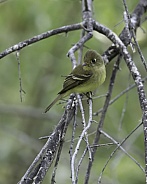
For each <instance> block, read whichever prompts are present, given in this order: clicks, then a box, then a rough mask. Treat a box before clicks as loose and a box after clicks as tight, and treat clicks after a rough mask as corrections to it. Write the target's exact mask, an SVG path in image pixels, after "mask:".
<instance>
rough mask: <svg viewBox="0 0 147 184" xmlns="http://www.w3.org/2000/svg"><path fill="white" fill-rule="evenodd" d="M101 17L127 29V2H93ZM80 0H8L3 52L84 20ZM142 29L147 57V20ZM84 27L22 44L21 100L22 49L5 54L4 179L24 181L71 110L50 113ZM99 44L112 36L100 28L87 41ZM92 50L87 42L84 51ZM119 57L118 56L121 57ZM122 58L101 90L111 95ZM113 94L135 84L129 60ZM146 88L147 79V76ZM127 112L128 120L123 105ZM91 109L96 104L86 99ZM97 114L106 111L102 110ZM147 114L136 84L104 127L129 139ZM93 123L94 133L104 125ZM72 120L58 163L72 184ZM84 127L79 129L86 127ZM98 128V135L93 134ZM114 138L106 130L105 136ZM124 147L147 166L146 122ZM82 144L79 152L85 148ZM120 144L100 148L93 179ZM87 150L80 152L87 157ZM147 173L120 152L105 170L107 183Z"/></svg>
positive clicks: (1, 82) (0, 177) (0, 29)
mask: <svg viewBox="0 0 147 184" xmlns="http://www.w3.org/2000/svg"><path fill="white" fill-rule="evenodd" d="M137 2H138V0H134V1H132V0H127V3H128V8H129V11H130V12H132V11H133V9H134V7H135V6H136V4H137ZM93 4H94V15H93V16H94V18H95V19H96V20H97V21H99V22H100V23H101V24H104V25H106V26H107V27H109V28H110V29H112V30H113V31H114V32H115V33H116V34H119V33H120V32H121V30H122V29H123V26H124V23H123V22H122V20H123V17H122V15H123V11H124V7H123V5H122V1H118V0H113V1H110V0H105V1H97V0H95V1H94V2H93ZM81 15H82V13H81V1H80V0H62V1H61V0H44V1H41V0H35V1H30V0H7V1H6V2H4V3H0V52H2V51H3V50H5V49H6V48H9V47H10V46H12V45H14V44H16V43H18V42H20V41H23V40H25V39H28V38H31V37H33V36H35V35H38V34H41V33H43V32H46V31H48V30H51V29H55V28H58V27H60V26H64V25H67V24H73V23H77V22H81V19H82V18H81V17H82V16H81ZM142 28H143V29H144V31H145V33H144V32H143V30H142V29H141V28H139V29H138V32H137V40H138V41H139V44H140V47H141V50H142V52H143V54H144V56H145V58H146V57H147V52H146V47H147V35H146V30H147V24H146V22H144V23H143V24H142ZM80 35H81V31H75V32H69V33H68V34H60V35H56V36H53V37H50V38H48V39H45V40H43V41H40V42H37V43H35V44H33V45H31V46H28V47H26V48H24V49H23V50H21V51H20V62H21V76H22V85H23V89H24V90H25V92H26V94H25V95H23V102H22V103H21V102H20V94H19V79H18V65H17V60H16V55H15V53H13V54H10V55H8V56H6V57H5V58H3V59H1V60H0V148H1V149H0V183H3V184H4V183H5V184H7V183H9V184H12V183H17V182H18V181H19V180H20V178H21V177H22V176H23V174H24V173H25V171H26V170H27V168H28V166H29V165H30V164H31V162H32V161H33V159H34V158H35V156H36V154H37V153H38V152H39V150H40V149H41V147H42V146H43V144H44V143H45V140H38V138H39V137H41V136H45V135H49V134H50V133H51V132H52V131H53V129H54V127H55V126H56V124H57V123H58V121H59V119H60V117H61V115H62V113H63V111H64V109H63V108H62V106H63V105H58V104H57V105H55V106H54V107H53V108H52V109H51V110H50V112H48V113H47V114H46V115H44V114H42V112H43V110H44V108H45V107H46V106H47V105H48V104H49V103H50V102H51V101H52V100H53V98H55V97H56V94H57V93H58V91H59V90H60V89H61V87H62V82H63V77H61V76H62V75H67V74H68V73H69V72H70V71H71V70H72V64H71V62H70V60H69V58H67V57H66V54H67V52H68V50H69V49H70V48H71V46H72V45H73V44H74V43H76V42H77V41H78V40H79V38H80ZM85 45H86V46H87V47H89V48H91V49H95V50H98V52H99V53H101V54H102V53H103V52H104V51H105V50H106V49H107V48H108V47H109V46H110V45H111V42H110V41H109V40H108V39H107V38H105V37H104V36H102V35H100V34H98V33H94V37H93V38H92V39H91V40H90V41H88V42H87V43H86V44H85ZM129 50H130V53H131V55H132V57H133V59H134V61H135V63H136V65H137V67H138V68H139V71H140V72H141V75H142V77H145V76H146V71H145V69H144V67H143V65H142V63H141V61H140V58H139V56H138V54H137V53H132V51H131V49H129ZM85 51H86V49H84V52H85ZM114 61H115V59H114ZM114 61H112V62H111V63H110V64H108V65H107V79H106V82H105V83H104V85H103V86H101V87H100V88H99V90H98V93H97V95H102V94H106V93H107V90H108V85H109V80H110V76H111V72H112V68H113V64H114ZM120 68H121V70H120V71H118V74H117V78H116V82H115V85H114V90H113V94H112V98H113V97H115V96H116V95H117V94H119V93H120V92H121V91H122V90H124V89H125V88H127V87H128V86H129V85H130V84H132V83H133V80H132V77H130V75H129V71H128V68H127V67H126V65H125V62H124V61H122V62H121V65H120ZM145 90H146V91H147V85H146V83H145ZM104 100H105V98H104V97H103V98H98V99H95V100H94V101H93V110H94V112H95V111H98V110H99V109H100V108H101V107H102V106H103V103H104ZM124 106H126V107H125V110H126V112H125V114H124V116H123V118H122V120H121V117H122V116H121V115H122V111H123V107H124ZM84 108H85V111H88V105H87V103H86V102H85V103H84ZM78 116H79V122H78V130H77V137H78V136H79V134H80V133H81V131H82V125H81V119H80V118H81V116H80V113H79V115H78ZM94 119H95V120H96V121H98V120H99V116H98V117H94ZM140 120H141V110H140V105H139V100H138V94H137V90H136V88H134V89H133V90H131V91H130V92H129V93H128V94H127V95H123V96H122V97H121V98H120V99H119V100H118V101H117V102H115V103H114V104H113V105H111V106H110V107H109V109H108V112H107V116H106V119H105V122H104V130H105V131H106V132H107V133H108V134H110V135H111V136H112V137H113V138H115V139H116V140H117V141H121V140H122V139H123V138H124V137H126V136H127V135H128V133H129V132H130V131H131V130H132V129H133V128H135V127H136V126H137V125H138V124H139V122H140ZM96 126H97V125H95V124H93V125H92V127H91V129H90V130H89V133H92V132H93V131H94V130H95V129H96ZM71 130H72V123H71V124H70V127H69V130H68V132H67V136H66V140H65V141H66V143H65V144H64V149H63V153H62V156H61V160H60V166H59V168H58V170H57V178H56V182H57V183H60V184H62V183H71V182H70V169H69V154H68V151H69V146H70V142H69V140H70V139H71ZM78 131H79V132H78ZM93 138H94V135H91V137H90V141H91V143H92V140H93ZM107 142H110V140H108V139H106V138H105V137H104V136H102V137H101V143H107ZM124 147H125V148H126V150H128V152H129V153H130V154H131V155H132V156H134V158H135V159H137V161H138V162H139V163H140V164H141V165H143V167H144V143H143V128H142V127H140V128H139V129H138V130H137V131H136V132H135V133H134V134H133V135H132V136H131V137H130V138H129V139H128V140H127V142H126V143H125V145H124ZM84 148H85V144H84V143H83V148H81V150H80V152H79V153H82V150H84ZM114 148H115V146H111V147H110V146H109V147H101V148H100V149H98V151H97V154H96V158H95V163H94V165H93V169H92V173H91V178H90V179H91V180H90V183H97V177H98V176H99V174H100V172H101V169H102V168H103V167H104V164H105V162H106V160H107V159H108V157H109V155H110V154H111V152H112V151H113V149H114ZM80 156H81V155H78V158H80ZM86 164H87V163H86V161H84V162H83V164H82V166H81V169H80V180H79V183H83V179H84V176H85V168H86ZM51 174H52V170H50V171H49V172H48V174H47V176H46V180H45V181H44V183H50V182H49V181H50V180H49V179H50V176H51ZM144 180H145V177H144V173H143V172H142V171H141V170H140V168H139V167H138V166H137V165H136V164H135V163H134V162H133V161H132V160H130V159H129V158H128V157H127V156H126V155H125V154H124V153H122V152H121V151H118V152H117V153H116V154H115V156H114V157H113V158H112V160H111V161H110V163H109V165H108V167H107V169H106V170H105V172H104V176H103V179H102V183H105V184H106V183H107V184H111V183H113V184H120V183H123V184H128V183H133V184H138V183H139V184H141V183H144Z"/></svg>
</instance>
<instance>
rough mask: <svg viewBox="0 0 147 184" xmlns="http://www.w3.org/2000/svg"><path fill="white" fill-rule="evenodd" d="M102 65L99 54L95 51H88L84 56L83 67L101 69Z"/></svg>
mask: <svg viewBox="0 0 147 184" xmlns="http://www.w3.org/2000/svg"><path fill="white" fill-rule="evenodd" d="M103 64H104V61H103V59H102V57H101V55H100V54H98V53H97V52H96V51H95V50H88V51H87V52H86V54H85V56H84V63H83V66H87V67H90V68H93V67H101V66H102V65H103Z"/></svg>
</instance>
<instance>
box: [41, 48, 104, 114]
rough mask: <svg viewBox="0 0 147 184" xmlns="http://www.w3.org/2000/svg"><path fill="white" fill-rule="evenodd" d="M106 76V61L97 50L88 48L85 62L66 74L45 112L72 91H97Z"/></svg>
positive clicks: (83, 92)
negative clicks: (61, 86)
mask: <svg viewBox="0 0 147 184" xmlns="http://www.w3.org/2000/svg"><path fill="white" fill-rule="evenodd" d="M105 78H106V69H105V64H104V61H103V59H102V57H101V55H100V54H99V53H97V52H96V51H95V50H88V51H87V52H86V53H85V55H84V61H83V64H80V65H78V66H77V67H75V68H74V69H73V71H72V72H71V73H70V74H69V75H67V76H66V78H65V80H64V82H63V88H62V90H61V91H59V93H58V95H57V97H56V98H55V99H54V100H53V102H52V103H51V104H50V105H48V106H47V107H46V109H45V111H44V113H46V112H48V111H49V110H50V108H51V107H52V106H53V105H54V104H55V103H56V102H57V101H58V100H60V99H62V98H64V97H66V96H68V95H70V94H71V93H80V94H86V93H88V92H93V91H95V90H96V89H97V88H98V87H99V86H100V85H101V84H102V83H103V82H104V81H105Z"/></svg>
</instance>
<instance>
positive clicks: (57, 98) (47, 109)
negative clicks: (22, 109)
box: [44, 94, 63, 113]
mask: <svg viewBox="0 0 147 184" xmlns="http://www.w3.org/2000/svg"><path fill="white" fill-rule="evenodd" d="M62 97H63V95H62V94H58V96H57V97H56V98H55V100H54V101H53V102H52V103H51V104H50V105H49V106H47V108H46V109H45V111H44V113H46V112H47V111H49V110H50V108H51V107H52V106H53V105H54V104H55V103H56V102H57V101H58V100H60V99H61V98H62Z"/></svg>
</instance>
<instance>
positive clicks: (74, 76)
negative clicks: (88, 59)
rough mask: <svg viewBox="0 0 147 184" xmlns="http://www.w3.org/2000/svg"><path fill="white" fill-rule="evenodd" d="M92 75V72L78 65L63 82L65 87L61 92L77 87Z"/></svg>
mask: <svg viewBox="0 0 147 184" xmlns="http://www.w3.org/2000/svg"><path fill="white" fill-rule="evenodd" d="M78 71H79V72H78ZM91 76H92V72H90V71H85V70H83V67H82V65H79V66H78V67H76V68H75V69H74V70H73V71H72V73H71V74H69V75H68V76H67V77H66V78H65V80H64V83H63V89H62V90H61V91H60V92H59V94H62V93H65V92H66V91H68V90H70V89H73V88H75V87H76V86H79V85H81V84H83V83H84V82H86V81H87V80H89V78H90V77H91Z"/></svg>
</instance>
